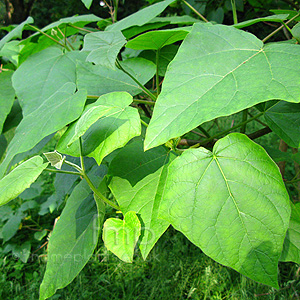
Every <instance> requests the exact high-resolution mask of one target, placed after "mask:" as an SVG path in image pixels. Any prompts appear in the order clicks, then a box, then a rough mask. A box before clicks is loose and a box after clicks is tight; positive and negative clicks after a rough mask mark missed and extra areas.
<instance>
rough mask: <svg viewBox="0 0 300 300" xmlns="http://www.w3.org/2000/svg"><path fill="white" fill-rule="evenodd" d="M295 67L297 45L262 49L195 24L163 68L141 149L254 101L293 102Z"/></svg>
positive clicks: (299, 56)
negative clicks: (143, 146) (161, 82)
mask: <svg viewBox="0 0 300 300" xmlns="http://www.w3.org/2000/svg"><path fill="white" fill-rule="evenodd" d="M212 36H214V38H212ZM299 64H300V46H299V45H291V44H281V43H279V44H276V43H270V44H267V45H265V46H263V44H262V42H261V41H260V40H259V39H257V38H256V37H255V36H254V35H252V34H250V33H248V32H244V31H240V30H238V29H236V28H233V27H227V26H224V25H212V24H208V23H207V24H201V23H197V24H195V25H194V26H193V30H192V31H191V33H189V34H188V35H187V37H186V38H185V40H184V41H183V43H182V45H181V47H180V48H179V50H178V53H177V55H176V56H175V58H174V60H173V61H172V62H171V63H170V65H169V67H168V71H167V73H166V77H165V79H164V82H163V86H162V92H161V94H160V95H159V97H158V99H157V102H156V105H155V108H154V112H153V117H152V119H151V122H150V125H149V127H148V130H147V134H146V139H145V149H149V148H151V147H155V146H157V145H160V144H162V143H165V142H167V141H168V140H169V139H171V138H175V137H178V136H181V135H183V134H185V133H186V132H188V131H190V130H192V129H193V128H195V127H197V126H198V125H200V124H202V123H204V122H207V121H210V120H213V119H215V118H218V117H221V116H227V115H231V114H233V113H236V112H238V111H241V110H243V109H245V108H248V107H251V106H253V105H255V104H257V103H260V102H264V101H268V100H272V99H280V100H285V101H288V102H299V101H300V93H299V88H298V83H299V81H300V73H299V70H298V68H297V66H298V65H299Z"/></svg>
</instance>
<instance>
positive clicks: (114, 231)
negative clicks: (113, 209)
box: [102, 211, 141, 263]
mask: <svg viewBox="0 0 300 300" xmlns="http://www.w3.org/2000/svg"><path fill="white" fill-rule="evenodd" d="M140 234H141V223H140V221H139V218H138V217H137V215H136V213H135V212H133V211H129V212H127V213H126V214H125V215H124V220H120V219H116V218H109V219H107V220H106V221H105V222H104V225H103V235H102V238H103V241H104V245H105V246H106V248H107V249H108V250H110V251H111V252H112V253H114V254H115V255H116V256H118V257H119V258H120V259H121V260H123V261H125V262H128V263H131V262H132V260H133V254H134V248H135V245H136V243H137V241H138V239H139V236H140Z"/></svg>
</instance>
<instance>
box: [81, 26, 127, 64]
mask: <svg viewBox="0 0 300 300" xmlns="http://www.w3.org/2000/svg"><path fill="white" fill-rule="evenodd" d="M125 43H126V39H125V37H124V35H123V34H122V32H121V31H112V32H103V31H99V32H93V33H88V34H87V35H86V36H85V37H84V47H83V49H82V51H89V52H90V53H89V54H88V56H87V58H86V60H87V61H89V62H93V63H95V64H96V65H102V66H106V67H109V68H112V69H115V62H116V58H117V56H118V54H119V52H120V50H121V48H122V47H123V46H124V44H125Z"/></svg>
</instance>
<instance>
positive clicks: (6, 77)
mask: <svg viewBox="0 0 300 300" xmlns="http://www.w3.org/2000/svg"><path fill="white" fill-rule="evenodd" d="M13 73H14V72H13V71H5V72H4V71H3V72H1V73H0V85H1V89H0V134H1V132H2V128H3V124H4V121H5V119H6V117H7V115H8V114H9V112H10V110H11V108H12V106H13V103H14V100H15V90H14V88H13V87H12V82H11V77H12V75H13Z"/></svg>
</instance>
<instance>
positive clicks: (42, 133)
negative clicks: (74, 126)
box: [0, 83, 86, 177]
mask: <svg viewBox="0 0 300 300" xmlns="http://www.w3.org/2000/svg"><path fill="white" fill-rule="evenodd" d="M75 88H76V87H75V84H74V83H67V84H65V85H64V86H63V87H62V88H61V89H59V90H58V91H57V92H55V93H54V94H53V95H51V96H50V97H49V98H48V99H45V100H44V102H43V103H42V104H41V105H40V106H39V107H38V108H37V109H35V110H33V111H32V112H31V114H28V115H25V116H24V118H23V120H22V121H21V123H20V124H19V126H18V127H17V129H16V133H15V136H14V137H13V139H12V141H11V142H10V144H9V146H8V149H7V154H6V156H5V159H4V161H3V162H2V164H1V165H0V177H1V174H4V172H5V170H6V168H7V166H8V164H9V162H10V161H11V159H12V158H13V157H14V156H15V155H16V154H18V153H22V152H25V151H28V150H30V149H31V148H33V147H34V146H35V145H36V144H37V143H38V142H40V141H41V140H42V139H43V138H44V137H46V136H48V135H50V134H51V133H54V132H56V131H57V130H60V129H61V128H63V127H64V126H65V125H67V124H69V123H71V122H72V121H74V120H75V119H76V118H78V117H79V116H80V114H81V112H82V110H83V107H84V104H85V101H86V92H85V91H82V90H81V91H78V92H77V93H76V94H73V93H74V91H75Z"/></svg>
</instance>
